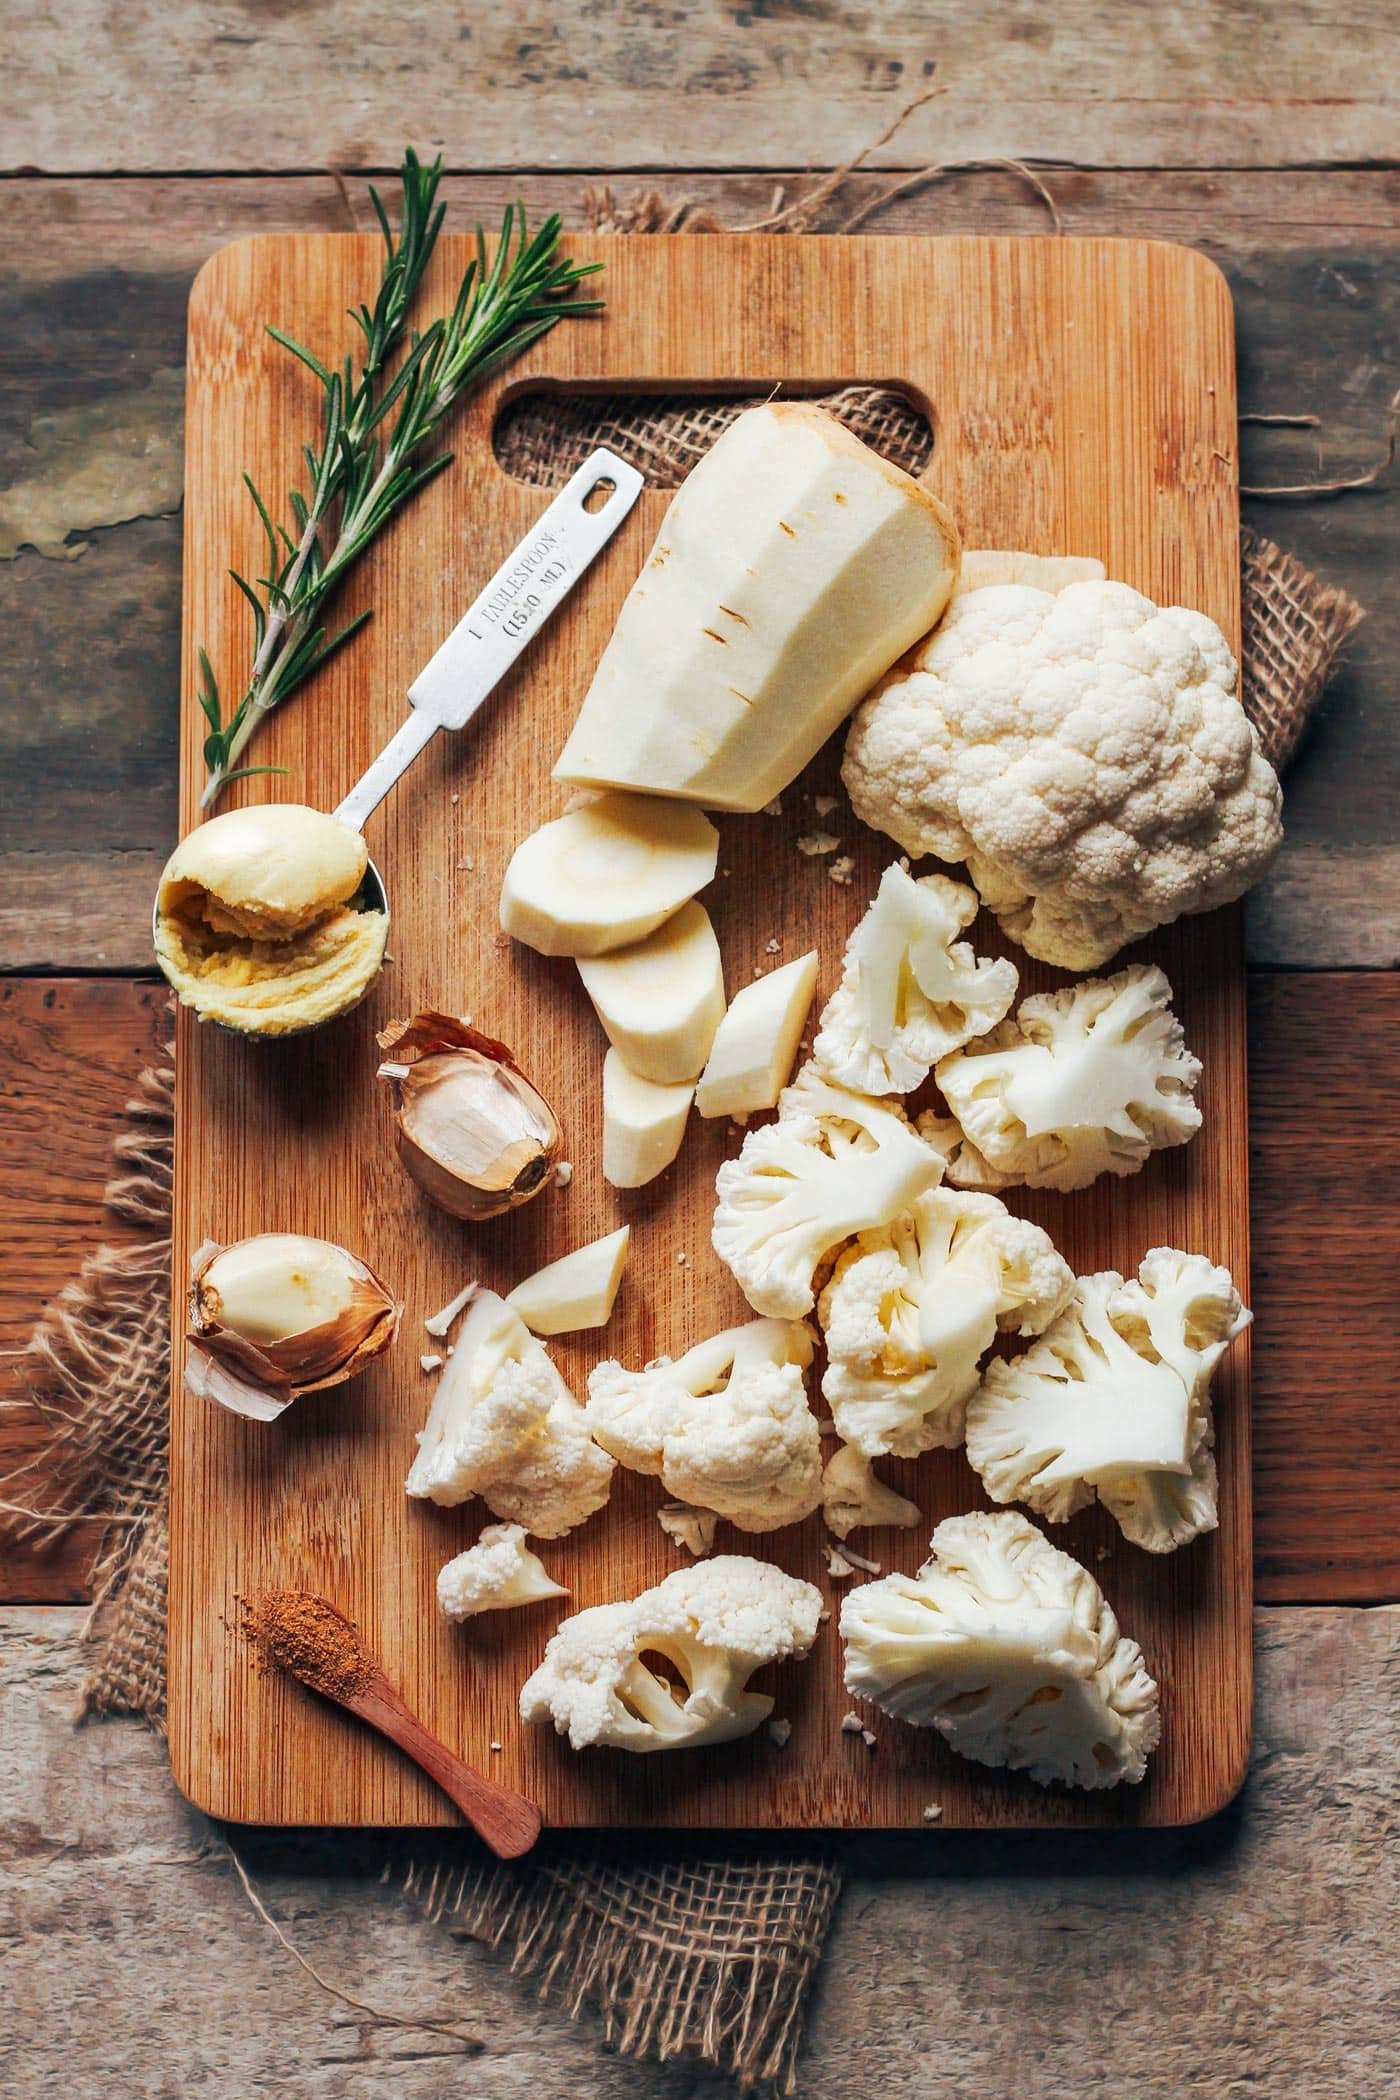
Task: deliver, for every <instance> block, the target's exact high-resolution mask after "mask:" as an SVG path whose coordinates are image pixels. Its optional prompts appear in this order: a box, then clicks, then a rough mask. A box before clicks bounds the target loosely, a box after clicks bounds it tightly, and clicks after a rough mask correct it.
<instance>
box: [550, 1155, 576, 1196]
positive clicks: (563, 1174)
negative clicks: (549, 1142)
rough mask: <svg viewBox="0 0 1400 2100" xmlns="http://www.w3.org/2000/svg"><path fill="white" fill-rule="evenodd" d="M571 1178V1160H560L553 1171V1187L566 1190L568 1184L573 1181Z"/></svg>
mask: <svg viewBox="0 0 1400 2100" xmlns="http://www.w3.org/2000/svg"><path fill="white" fill-rule="evenodd" d="M573 1178H574V1169H573V1162H572V1161H571V1160H567V1159H561V1160H560V1162H559V1164H558V1166H557V1167H556V1168H555V1169H554V1186H555V1187H556V1188H557V1189H566V1188H567V1187H568V1186H569V1183H570V1182H571V1181H572V1180H573Z"/></svg>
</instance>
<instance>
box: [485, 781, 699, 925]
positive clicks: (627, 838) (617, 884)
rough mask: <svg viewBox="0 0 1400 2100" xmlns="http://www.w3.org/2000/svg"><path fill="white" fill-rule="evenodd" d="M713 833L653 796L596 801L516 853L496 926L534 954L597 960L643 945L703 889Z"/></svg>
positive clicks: (692, 815) (686, 811) (690, 813)
mask: <svg viewBox="0 0 1400 2100" xmlns="http://www.w3.org/2000/svg"><path fill="white" fill-rule="evenodd" d="M718 853H719V833H718V832H717V831H716V830H715V827H714V825H713V824H712V823H711V822H710V820H709V818H708V817H706V816H705V815H704V814H703V813H702V812H701V811H700V810H698V809H693V808H691V807H690V806H689V805H687V804H686V803H683V802H667V801H663V800H661V799H660V797H658V796H654V795H621V794H618V795H599V796H598V797H597V798H596V800H594V801H592V802H588V803H585V804H584V805H583V806H582V807H581V808H579V809H572V810H570V811H569V812H568V814H567V815H565V816H562V817H556V818H555V820H554V822H553V823H552V824H543V825H541V827H540V829H539V830H538V831H536V832H532V833H531V835H530V837H529V838H527V839H524V840H522V842H521V844H520V845H519V846H517V847H516V849H515V852H514V854H513V856H512V858H511V863H510V866H509V867H508V868H507V869H506V879H505V882H504V884H503V885H502V889H501V924H502V926H503V927H504V928H505V930H506V932H507V933H509V934H513V935H514V937H515V939H516V940H518V941H524V942H525V944H526V946H527V947H530V948H535V949H538V951H539V953H540V954H541V955H604V954H607V953H608V952H609V950H611V949H613V948H625V947H627V946H628V945H629V944H630V943H632V942H633V941H640V940H644V939H645V938H646V936H647V935H648V934H649V933H653V932H655V930H656V928H657V927H658V926H661V925H664V923H665V922H666V920H667V919H669V918H670V917H672V915H673V914H674V913H675V912H678V911H679V910H680V908H681V906H682V905H683V904H686V903H688V902H689V900H690V899H691V898H692V897H693V896H694V895H695V893H696V891H697V890H702V889H704V887H705V885H706V883H707V882H709V881H711V880H712V879H713V877H714V872H715V861H716V858H717V856H718Z"/></svg>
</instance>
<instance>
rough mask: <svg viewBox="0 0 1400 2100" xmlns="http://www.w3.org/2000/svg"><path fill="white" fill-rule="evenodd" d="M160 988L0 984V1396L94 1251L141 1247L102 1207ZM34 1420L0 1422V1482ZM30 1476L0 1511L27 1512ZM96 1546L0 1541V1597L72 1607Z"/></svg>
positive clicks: (17, 1417) (12, 1386)
mask: <svg viewBox="0 0 1400 2100" xmlns="http://www.w3.org/2000/svg"><path fill="white" fill-rule="evenodd" d="M168 1005H169V1001H168V998H167V995H166V993H165V989H164V987H163V986H161V987H159V988H157V986H155V985H154V984H131V983H108V982H105V981H103V980H102V979H95V980H93V979H82V978H66V979H61V980H59V981H57V982H50V983H44V982H42V981H36V980H24V979H18V980H17V979H13V978H12V979H9V980H0V1101H3V1103H4V1114H3V1117H0V1396H3V1397H5V1398H6V1399H12V1398H13V1395H14V1394H15V1392H16V1389H17V1386H18V1376H17V1374H18V1372H19V1368H20V1367H19V1364H18V1361H17V1357H18V1352H19V1351H20V1350H22V1349H23V1347H24V1345H25V1343H26V1342H27V1340H28V1338H29V1334H30V1330H31V1328H32V1327H33V1324H34V1321H35V1319H36V1318H37V1316H38V1313H39V1311H40V1309H41V1307H42V1306H43V1305H45V1304H46V1303H47V1302H48V1300H49V1299H51V1298H53V1297H55V1296H56V1295H57V1294H58V1292H59V1291H60V1290H61V1289H62V1288H63V1285H64V1284H65V1283H66V1282H67V1281H68V1279H69V1278H70V1277H71V1276H74V1275H76V1274H77V1272H78V1270H79V1268H80V1267H81V1265H82V1262H83V1259H84V1257H85V1256H86V1255H88V1254H90V1253H92V1252H93V1251H94V1250H95V1249H96V1248H97V1247H98V1246H100V1245H102V1244H104V1243H105V1244H108V1245H111V1246H122V1245H124V1244H128V1243H130V1242H132V1241H134V1240H136V1239H138V1238H139V1237H140V1234H139V1232H137V1231H136V1230H135V1229H134V1228H133V1227H131V1226H128V1225H125V1224H123V1223H122V1221H121V1220H120V1219H118V1218H115V1217H113V1216H112V1214H111V1213H110V1212H108V1211H107V1210H105V1209H104V1208H103V1204H102V1191H103V1189H104V1187H105V1186H106V1183H107V1181H108V1179H109V1177H110V1174H111V1170H112V1160H111V1146H112V1139H113V1136H114V1134H115V1133H116V1131H117V1130H118V1129H119V1128H120V1119H121V1113H122V1106H123V1104H124V1103H125V1102H126V1101H127V1100H128V1098H129V1097H130V1096H131V1094H132V1093H133V1092H134V1090H135V1085H136V1081H137V1080H138V1078H139V1077H140V1074H141V1069H142V1067H143V1066H144V1065H146V1064H148V1063H149V1062H150V1060H151V1058H152V1056H153V1055H154V1052H155V1048H156V1044H157V1042H158V1040H159V1039H160V1036H161V1034H162V1032H163V1031H164V1030H167V1029H168V1028H169V1020H168ZM45 1441H46V1439H45V1431H44V1425H43V1422H42V1419H41V1418H40V1417H39V1415H38V1414H37V1412H36V1411H34V1410H33V1409H31V1408H30V1407H28V1406H21V1405H19V1404H18V1403H15V1404H13V1405H10V1406H6V1407H4V1409H3V1410H2V1411H0V1478H5V1477H6V1476H8V1475H10V1474H11V1473H13V1472H14V1470H15V1469H16V1468H20V1467H28V1466H29V1465H30V1464H31V1462H32V1461H34V1460H35V1459H36V1457H37V1455H38V1454H39V1453H40V1452H41V1450H42V1448H43V1445H44V1443H45ZM45 1479H46V1476H45V1472H44V1469H43V1467H42V1464H39V1465H36V1466H35V1469H34V1471H33V1472H32V1473H31V1472H25V1473H23V1474H21V1475H20V1476H19V1477H18V1478H17V1479H16V1480H15V1481H14V1484H13V1486H11V1487H10V1488H9V1489H7V1490H6V1494H7V1499H9V1500H11V1501H15V1502H19V1503H21V1504H23V1505H24V1506H26V1507H31V1508H32V1507H33V1506H34V1505H35V1503H36V1502H42V1500H43V1498H44V1489H45ZM95 1544H96V1537H95V1534H94V1533H93V1532H92V1531H91V1530H88V1529H84V1530H80V1531H77V1532H74V1533H71V1534H69V1536H68V1537H67V1538H65V1539H64V1540H62V1541H61V1542H60V1543H58V1544H57V1545H54V1546H52V1547H48V1548H45V1549H36V1548H31V1547H25V1546H20V1545H16V1544H15V1543H14V1542H13V1541H12V1540H9V1539H5V1538H3V1537H0V1599H8V1598H13V1597H21V1598H24V1599H25V1600H26V1601H28V1602H40V1601H48V1600H54V1601H58V1600H62V1599H66V1598H70V1597H82V1596H83V1595H85V1594H86V1589H87V1570H88V1567H89V1565H90V1563H91V1559H92V1552H93V1548H94V1546H95Z"/></svg>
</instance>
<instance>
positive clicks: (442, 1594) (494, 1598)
mask: <svg viewBox="0 0 1400 2100" xmlns="http://www.w3.org/2000/svg"><path fill="white" fill-rule="evenodd" d="M568 1594H569V1593H568V1591H567V1590H566V1589H565V1588H564V1586H563V1584H562V1583H558V1582H556V1581H555V1580H554V1578H553V1576H552V1575H551V1574H550V1573H549V1572H548V1570H547V1569H546V1568H545V1567H544V1566H543V1565H542V1563H541V1562H540V1560H539V1558H538V1556H537V1555H536V1554H534V1553H532V1552H531V1551H530V1548H529V1547H528V1546H527V1545H526V1543H525V1527H524V1525H523V1524H488V1525H487V1526H486V1529H485V1530H484V1531H483V1532H482V1534H481V1537H480V1538H479V1539H478V1540H477V1542H476V1544H475V1545H474V1546H469V1547H468V1548H467V1550H466V1552H465V1553H459V1554H458V1555H457V1557H456V1559H455V1560H450V1561H448V1563H447V1565H446V1567H445V1568H440V1569H439V1570H438V1579H437V1600H438V1610H439V1611H440V1612H441V1613H442V1614H443V1617H444V1618H448V1619H473V1618H475V1617H476V1615H477V1613H478V1612H483V1611H508V1610H511V1609H513V1608H514V1607H515V1606H516V1605H518V1604H537V1603H540V1602H541V1601H542V1600H543V1599H544V1598H546V1597H567V1596H568Z"/></svg>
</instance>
